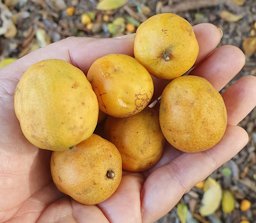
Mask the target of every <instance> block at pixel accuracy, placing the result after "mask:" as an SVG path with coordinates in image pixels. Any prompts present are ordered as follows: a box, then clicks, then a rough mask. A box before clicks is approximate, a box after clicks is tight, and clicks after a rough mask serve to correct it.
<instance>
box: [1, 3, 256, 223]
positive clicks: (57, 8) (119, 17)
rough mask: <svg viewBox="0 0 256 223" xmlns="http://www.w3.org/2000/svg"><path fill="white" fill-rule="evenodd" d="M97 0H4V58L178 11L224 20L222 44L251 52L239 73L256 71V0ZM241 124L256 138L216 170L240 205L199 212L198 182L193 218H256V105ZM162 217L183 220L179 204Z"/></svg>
mask: <svg viewBox="0 0 256 223" xmlns="http://www.w3.org/2000/svg"><path fill="white" fill-rule="evenodd" d="M0 2H1V1H0ZM97 3H98V1H96V0H89V1H87V0H80V1H79V0H66V1H64V0H55V1H53V0H45V1H44V0H31V1H28V0H20V1H18V0H5V1H3V4H1V3H0V35H1V36H0V59H3V58H6V57H14V58H19V57H22V56H23V55H25V54H27V53H29V52H30V51H32V50H34V49H37V48H39V47H43V46H45V45H47V44H49V43H51V42H54V41H58V40H60V39H63V38H65V37H68V36H97V37H112V36H118V35H122V34H126V33H132V32H135V31H136V27H137V26H138V25H139V24H140V23H141V22H142V21H144V20H145V19H146V18H147V17H149V16H151V15H153V14H156V13H161V12H175V13H178V14H179V15H181V16H183V17H185V18H186V19H188V20H189V21H190V22H191V23H192V24H198V23H202V22H211V23H213V24H215V25H217V26H219V27H220V28H221V29H222V30H223V33H224V36H223V39H222V42H221V44H232V45H236V46H238V47H240V48H242V49H243V50H244V51H245V52H246V54H247V62H246V65H245V68H244V69H243V70H242V71H241V72H240V74H239V76H241V75H254V76H256V53H255V51H256V46H255V45H256V44H255V43H253V41H256V1H255V0H211V1H204V0H184V1H179V0H169V1H168V0H163V1H156V0H148V1H145V0H140V1H133V0H130V1H129V2H128V3H127V4H126V5H124V6H123V7H121V8H118V9H116V10H113V11H111V12H102V11H97V10H96V7H97ZM228 13H232V14H228ZM84 14H85V15H84ZM83 15H84V16H83ZM82 16H83V19H82ZM88 17H89V19H88ZM12 21H13V22H12ZM46 30H47V31H46ZM249 37H250V38H249ZM247 38H249V39H247ZM246 39H247V40H246ZM243 43H244V46H243ZM253 44H254V45H253ZM253 47H254V48H255V51H254V53H253V49H254V48H253ZM239 76H238V77H239ZM234 81H235V80H234ZM241 126H243V127H244V128H245V129H246V130H247V131H248V133H249V135H250V142H249V143H248V145H247V146H246V147H245V149H244V150H243V151H242V152H240V153H239V154H238V155H237V156H236V157H235V158H234V159H233V160H231V161H230V162H228V163H226V164H225V165H224V166H223V167H221V168H220V169H219V170H218V171H216V172H215V173H213V174H212V177H213V178H214V179H216V180H217V181H218V182H219V183H220V185H221V187H222V189H228V190H230V191H231V192H232V193H233V194H234V198H235V209H234V210H233V211H232V212H231V214H225V213H223V211H222V209H221V207H220V208H219V209H218V210H217V211H216V212H215V213H214V214H213V215H211V216H210V217H206V218H203V217H202V216H200V214H199V212H198V209H199V207H200V202H201V199H202V196H203V190H202V189H200V188H193V189H192V190H191V191H190V192H189V193H188V194H186V195H185V196H184V197H183V199H182V202H183V203H184V204H186V205H187V206H188V207H189V211H190V213H191V214H192V216H193V219H194V220H192V218H191V219H190V220H187V222H203V223H206V222H213V223H217V222H226V223H228V222H232V223H236V222H240V221H241V220H242V219H247V220H248V221H249V222H256V202H255V201H256V184H255V181H256V174H255V171H256V153H255V149H256V109H254V110H253V111H252V112H251V113H250V115H248V116H247V117H246V118H245V120H243V121H242V122H241ZM244 199H248V200H249V201H250V202H251V204H252V206H251V208H249V209H248V210H247V211H241V210H240V208H239V207H240V203H241V201H242V200H244ZM160 222H161V223H165V222H179V219H178V216H177V211H176V208H175V209H174V210H173V211H172V212H170V213H169V214H168V215H166V216H165V217H163V218H162V219H161V220H160V221H159V223H160Z"/></svg>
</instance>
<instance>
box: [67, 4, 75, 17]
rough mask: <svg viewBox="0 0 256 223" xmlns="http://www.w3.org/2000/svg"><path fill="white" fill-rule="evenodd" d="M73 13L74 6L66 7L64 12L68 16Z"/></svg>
mask: <svg viewBox="0 0 256 223" xmlns="http://www.w3.org/2000/svg"><path fill="white" fill-rule="evenodd" d="M74 13H75V8H74V7H73V6H70V7H68V8H67V9H66V14H67V15H68V16H73V15H74Z"/></svg>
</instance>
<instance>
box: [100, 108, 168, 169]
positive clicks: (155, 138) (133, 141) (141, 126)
mask: <svg viewBox="0 0 256 223" xmlns="http://www.w3.org/2000/svg"><path fill="white" fill-rule="evenodd" d="M105 134H106V136H107V138H108V139H109V141H111V142H112V143H114V144H115V145H116V147H117V149H118V150H119V152H120V153H121V156H122V162H123V169H124V170H128V171H133V172H139V171H144V170H147V169H149V168H150V167H152V166H153V165H155V164H156V163H157V162H158V161H159V159H160V158H161V155H162V152H163V147H164V143H165V139H164V136H163V134H162V132H161V129H160V125H159V120H158V112H157V111H155V110H154V109H149V108H147V109H144V110H143V111H141V112H140V113H138V114H136V115H134V116H131V117H128V118H113V117H108V118H107V120H106V123H105Z"/></svg>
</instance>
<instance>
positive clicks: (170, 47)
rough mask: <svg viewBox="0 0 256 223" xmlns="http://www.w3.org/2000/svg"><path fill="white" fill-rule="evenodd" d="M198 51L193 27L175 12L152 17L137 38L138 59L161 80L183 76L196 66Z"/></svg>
mask: <svg viewBox="0 0 256 223" xmlns="http://www.w3.org/2000/svg"><path fill="white" fill-rule="evenodd" d="M198 52H199V46H198V42H197V39H196V36H195V34H194V31H193V27H192V26H191V25H190V24H189V22H188V21H187V20H185V19H184V18H182V17H180V16H178V15H175V14H172V13H163V14H158V15H154V16H152V17H150V18H149V19H147V20H146V21H145V22H143V23H142V24H141V25H140V26H139V27H138V29H137V32H136V35H135V40H134V55H135V58H136V59H137V60H138V61H139V62H140V63H141V64H143V65H144V66H145V67H146V68H147V69H148V70H149V72H150V73H152V74H154V75H155V76H156V77H159V78H163V79H173V78H176V77H179V76H181V75H182V74H184V73H185V72H186V71H188V70H189V69H190V68H191V67H192V66H193V65H194V63H195V61H196V58H197V56H198Z"/></svg>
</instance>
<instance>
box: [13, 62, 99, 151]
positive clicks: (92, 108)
mask: <svg viewBox="0 0 256 223" xmlns="http://www.w3.org/2000/svg"><path fill="white" fill-rule="evenodd" d="M14 108H15V113H16V116H17V118H18V120H19V122H20V126H21V129H22V132H23V134H24V135H25V137H26V138H27V139H28V140H29V141H30V142H31V143H32V144H33V145H35V146H37V147H39V148H41V149H49V150H53V151H60V150H65V149H68V148H69V147H71V146H73V145H76V144H78V143H79V142H81V141H83V140H85V139H86V138H88V137H89V136H91V135H92V133H93V131H94V129H95V127H96V125H97V119H98V110H99V108H98V102H97V97H96V95H95V93H94V92H93V90H92V87H91V85H90V83H89V81H88V80H87V78H86V77H85V75H84V73H83V72H82V71H81V70H79V69H78V68H76V67H75V66H73V65H71V64H69V63H68V62H66V61H63V60H54V59H52V60H45V61H41V62H39V63H36V64H34V65H32V66H31V67H30V68H29V69H28V70H27V71H26V72H25V73H24V74H23V76H22V77H21V79H20V81H19V83H18V85H17V88H16V91H15V96H14Z"/></svg>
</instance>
